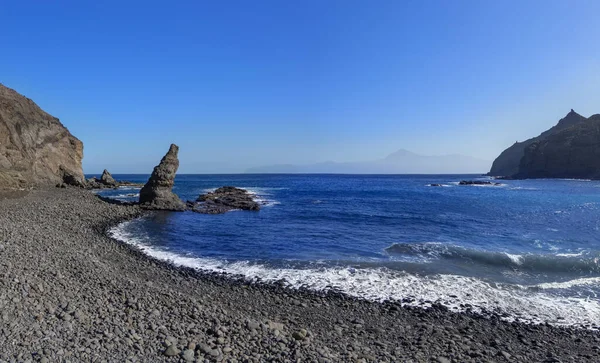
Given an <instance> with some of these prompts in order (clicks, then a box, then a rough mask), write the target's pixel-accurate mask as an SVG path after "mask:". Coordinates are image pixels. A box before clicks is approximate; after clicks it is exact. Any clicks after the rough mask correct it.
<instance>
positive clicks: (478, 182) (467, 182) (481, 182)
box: [458, 180, 501, 185]
mask: <svg viewBox="0 0 600 363" xmlns="http://www.w3.org/2000/svg"><path fill="white" fill-rule="evenodd" d="M458 185H501V184H500V183H493V182H491V181H485V180H461V181H460V182H458Z"/></svg>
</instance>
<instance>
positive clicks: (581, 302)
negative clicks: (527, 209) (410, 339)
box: [109, 222, 600, 325]
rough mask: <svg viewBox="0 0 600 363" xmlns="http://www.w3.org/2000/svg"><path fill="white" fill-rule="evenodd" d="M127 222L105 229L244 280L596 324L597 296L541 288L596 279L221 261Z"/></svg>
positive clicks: (148, 249)
mask: <svg viewBox="0 0 600 363" xmlns="http://www.w3.org/2000/svg"><path fill="white" fill-rule="evenodd" d="M129 223H131V222H125V223H122V224H121V225H119V226H117V227H114V228H112V229H111V230H110V231H109V234H110V235H111V236H112V237H113V238H115V239H117V240H120V241H123V242H125V243H128V244H130V245H133V246H135V247H137V248H139V249H140V250H142V251H143V252H144V253H146V254H148V255H149V256H152V257H154V258H157V259H160V260H164V261H169V262H170V263H173V264H174V265H178V266H187V267H191V268H195V269H199V270H203V271H214V272H222V273H229V274H233V275H241V276H243V277H244V278H246V279H248V280H254V279H257V278H258V279H261V280H262V281H265V282H275V281H285V283H286V284H287V285H288V286H289V287H291V288H300V287H303V288H309V289H313V290H328V289H333V290H337V291H341V292H344V293H346V294H348V295H351V296H356V297H361V298H365V299H369V300H373V301H385V300H398V301H400V300H402V299H405V298H411V299H414V302H411V303H406V302H405V303H404V304H406V305H415V306H422V307H427V306H430V303H426V301H431V302H437V303H441V304H443V305H445V306H447V307H449V308H450V309H452V310H453V311H463V310H464V305H462V304H467V303H468V304H470V305H472V306H473V310H474V311H476V312H477V311H479V312H481V311H484V310H485V311H495V312H502V313H506V314H508V315H506V316H505V319H506V320H516V319H520V320H522V321H526V322H530V323H544V322H548V323H551V324H555V325H579V324H597V323H598V321H600V301H598V300H597V299H590V298H580V297H564V296H560V295H556V294H554V293H552V291H546V290H552V289H563V288H569V287H571V286H575V285H581V284H585V285H590V286H593V285H596V286H597V285H598V284H600V278H593V279H579V280H573V281H570V282H562V283H545V284H539V285H535V286H519V285H504V284H495V283H494V284H490V283H488V282H486V281H483V280H481V279H478V278H474V277H464V276H457V275H435V276H418V275H414V274H408V273H404V272H399V271H392V270H389V269H385V268H374V269H355V268H350V267H325V266H317V267H313V268H309V269H291V268H280V269H275V268H270V267H268V266H265V265H261V264H252V263H248V262H235V263H227V262H225V261H221V260H216V259H211V258H197V257H190V256H182V255H179V254H176V253H173V252H171V251H168V250H163V249H159V248H155V247H152V246H150V245H149V244H148V243H147V242H146V241H145V239H144V238H143V237H140V236H134V235H133V234H131V233H130V232H128V231H127V225H128V224H129ZM513 256H514V255H513ZM514 258H516V257H514ZM511 259H512V258H511ZM461 305H462V306H461Z"/></svg>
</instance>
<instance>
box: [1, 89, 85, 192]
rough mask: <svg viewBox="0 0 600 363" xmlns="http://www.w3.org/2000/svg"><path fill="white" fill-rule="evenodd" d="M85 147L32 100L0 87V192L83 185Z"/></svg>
mask: <svg viewBox="0 0 600 363" xmlns="http://www.w3.org/2000/svg"><path fill="white" fill-rule="evenodd" d="M81 159H83V143H82V142H81V141H79V140H78V139H77V138H76V137H75V136H73V135H72V134H71V133H70V132H69V130H67V129H66V128H65V127H64V126H63V125H62V124H61V122H60V121H59V120H58V119H57V118H55V117H53V116H51V115H49V114H47V113H46V112H44V111H43V110H42V109H41V108H39V107H38V106H37V105H36V104H35V103H34V102H33V101H32V100H30V99H29V98H27V97H24V96H23V95H21V94H19V93H17V92H16V91H15V90H12V89H10V88H8V87H5V86H4V85H2V84H0V188H23V187H30V186H34V185H45V184H53V183H60V182H62V181H63V180H64V178H65V175H69V176H71V177H74V178H76V179H78V180H81V181H83V180H84V176H83V169H82V166H81Z"/></svg>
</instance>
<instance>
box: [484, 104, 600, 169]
mask: <svg viewBox="0 0 600 363" xmlns="http://www.w3.org/2000/svg"><path fill="white" fill-rule="evenodd" d="M599 127H600V115H594V116H592V117H589V118H586V117H584V116H581V115H580V114H578V113H577V112H575V111H573V110H571V112H569V113H568V114H567V115H566V116H565V117H564V118H562V119H561V120H560V121H559V122H558V124H557V125H556V126H554V127H552V128H551V129H549V130H547V131H545V132H543V133H542V134H540V135H539V136H537V137H534V138H531V139H529V140H526V141H523V142H517V143H515V144H513V145H512V146H511V147H509V148H508V149H506V150H505V151H504V152H502V154H500V156H498V158H497V159H496V160H495V161H494V163H493V165H492V169H491V171H490V172H489V175H492V176H504V177H511V178H518V179H524V178H598V177H600V158H599V157H598V156H600V129H599Z"/></svg>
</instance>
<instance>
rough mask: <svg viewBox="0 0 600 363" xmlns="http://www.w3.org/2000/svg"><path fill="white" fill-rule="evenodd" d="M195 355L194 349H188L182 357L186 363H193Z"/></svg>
mask: <svg viewBox="0 0 600 363" xmlns="http://www.w3.org/2000/svg"><path fill="white" fill-rule="evenodd" d="M194 354H195V352H194V350H193V349H187V350H184V351H183V354H182V356H181V357H182V358H183V360H184V361H186V362H193V361H194Z"/></svg>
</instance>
